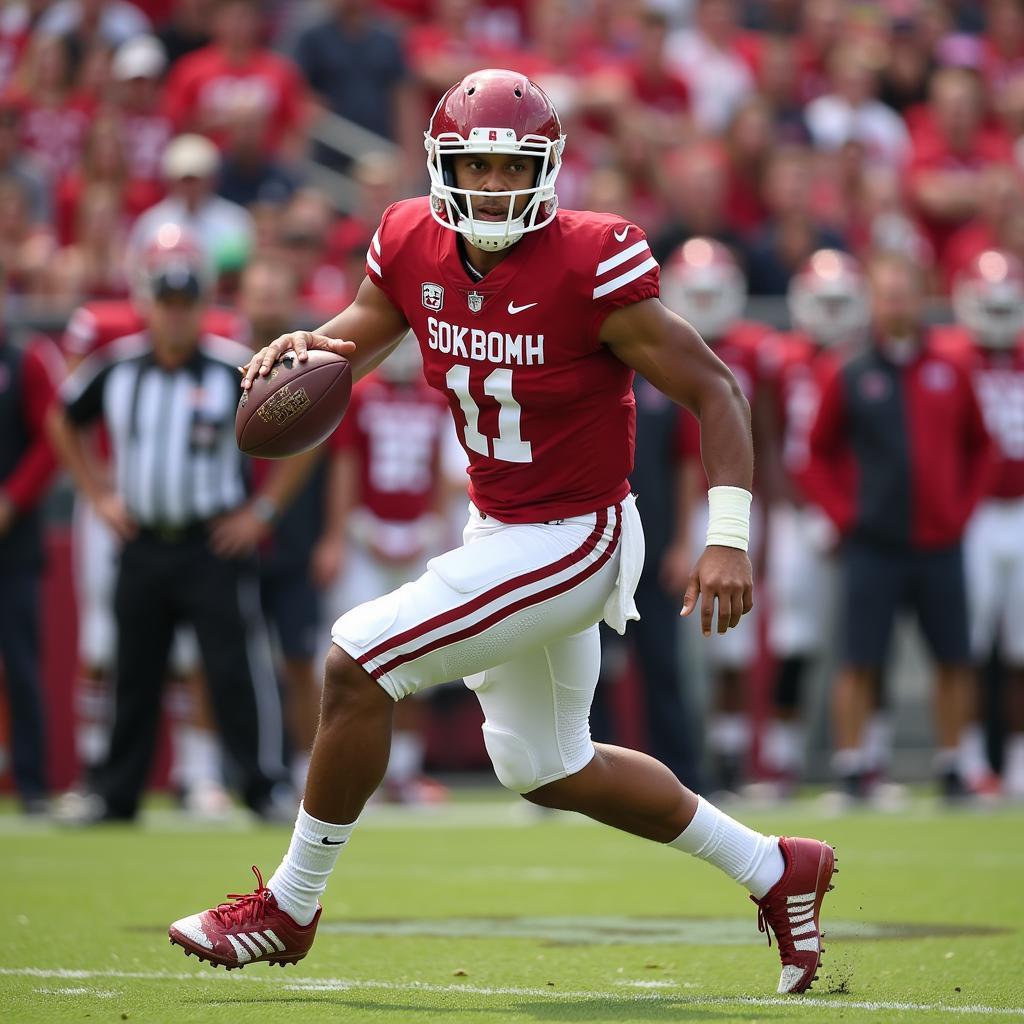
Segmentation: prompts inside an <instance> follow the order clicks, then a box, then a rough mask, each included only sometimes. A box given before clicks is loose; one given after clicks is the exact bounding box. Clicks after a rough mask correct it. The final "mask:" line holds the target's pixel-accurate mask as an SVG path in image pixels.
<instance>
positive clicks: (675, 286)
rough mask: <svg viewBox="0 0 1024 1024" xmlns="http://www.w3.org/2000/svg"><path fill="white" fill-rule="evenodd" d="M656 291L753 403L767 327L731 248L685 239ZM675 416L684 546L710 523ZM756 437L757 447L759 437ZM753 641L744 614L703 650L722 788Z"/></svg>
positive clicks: (689, 431)
mask: <svg viewBox="0 0 1024 1024" xmlns="http://www.w3.org/2000/svg"><path fill="white" fill-rule="evenodd" d="M661 291H662V301H663V302H664V303H665V305H666V306H667V307H668V308H669V309H670V310H672V312H674V313H677V314H678V315H679V316H681V317H682V318H683V319H684V320H687V321H688V322H689V323H690V324H692V325H693V327H695V328H696V329H697V331H698V332H699V333H700V335H701V337H702V338H703V339H704V341H705V342H706V343H707V344H708V345H709V346H710V348H711V351H712V352H714V354H715V355H716V356H718V358H719V359H721V360H722V362H723V363H725V365H726V366H727V367H729V369H730V370H731V371H732V375H733V377H735V379H736V382H737V383H738V384H739V386H740V388H741V389H742V391H743V394H744V395H745V396H746V398H747V401H748V402H749V403H750V404H751V405H752V406H754V405H755V400H756V393H757V390H758V379H759V376H760V371H759V362H760V358H761V353H762V351H763V349H764V346H765V345H767V344H769V343H770V337H771V334H772V332H771V328H769V327H767V326H765V325H764V324H759V323H756V322H754V321H751V320H745V319H743V307H744V305H745V303H746V299H747V283H746V280H745V278H744V276H743V271H742V270H741V269H740V268H739V265H738V264H737V263H736V260H735V259H734V258H733V256H732V254H731V253H730V252H729V250H728V249H727V248H726V247H725V246H724V245H722V244H721V243H720V242H716V241H714V240H713V239H710V238H691V239H689V240H688V241H687V242H685V243H684V244H683V245H681V246H680V247H679V248H678V249H677V250H676V252H675V253H674V254H673V255H672V257H671V258H670V259H669V260H668V261H667V263H666V265H665V272H664V274H663V277H662V286H661ZM681 422H682V425H683V438H682V441H681V448H682V450H683V452H684V454H685V457H686V461H687V464H688V466H689V471H688V472H687V481H688V486H687V487H686V492H687V498H686V500H684V502H683V505H684V507H685V506H688V510H687V511H685V513H684V514H687V515H689V517H690V524H691V526H690V536H691V542H690V548H691V550H694V551H699V550H700V549H701V547H702V545H703V541H704V536H705V534H706V533H707V525H708V522H707V503H706V502H704V501H698V500H696V499H697V498H698V496H700V495H702V494H703V492H704V491H705V490H706V487H707V480H706V478H705V477H704V473H703V471H702V469H701V466H700V459H701V438H700V428H699V426H698V424H697V420H695V419H694V418H693V417H692V416H685V417H683V418H682V421H681ZM756 423H757V419H756V418H755V426H756ZM755 440H756V441H757V442H758V446H759V447H760V439H759V438H755ZM756 523H757V520H756V518H755V520H754V524H755V526H754V531H753V534H754V536H753V544H752V549H753V548H756V547H757V539H758V538H757V534H758V530H757V528H756ZM752 554H753V551H752ZM754 561H755V562H756V561H757V558H756V555H755V556H754ZM756 649H757V628H756V624H755V622H754V621H753V617H752V616H747V617H746V618H745V619H743V620H742V621H741V622H740V623H739V625H738V626H737V627H736V628H735V629H731V630H729V632H728V633H726V634H725V635H724V636H716V637H714V638H713V641H712V643H710V644H707V645H706V646H705V648H704V651H703V653H706V656H707V660H708V663H709V666H710V668H711V671H712V674H713V681H712V692H713V694H714V697H713V702H714V711H713V712H712V717H711V729H710V731H709V734H708V743H709V745H710V748H711V755H712V761H713V766H714V771H715V775H716V785H717V787H718V789H719V791H720V792H722V793H734V792H736V791H737V790H738V789H739V788H740V783H741V780H742V777H743V774H744V771H745V768H746V763H747V758H748V755H749V752H750V738H751V737H750V717H749V713H748V712H749V694H748V676H749V672H750V667H751V665H752V664H753V661H754V657H755V655H756Z"/></svg>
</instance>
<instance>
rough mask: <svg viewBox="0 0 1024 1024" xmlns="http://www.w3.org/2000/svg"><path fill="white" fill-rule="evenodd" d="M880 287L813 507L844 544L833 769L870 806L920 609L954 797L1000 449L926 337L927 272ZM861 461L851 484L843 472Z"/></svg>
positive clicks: (823, 440)
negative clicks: (881, 687)
mask: <svg viewBox="0 0 1024 1024" xmlns="http://www.w3.org/2000/svg"><path fill="white" fill-rule="evenodd" d="M869 281H870V283H871V295H872V299H871V301H872V332H873V337H872V341H873V344H872V345H871V346H870V348H868V349H867V350H866V351H864V352H863V353H862V354H860V355H857V356H855V357H854V358H853V359H851V360H850V361H848V362H847V363H846V364H845V365H844V366H843V367H842V368H841V369H840V370H839V371H838V372H837V373H836V374H835V375H833V376H832V377H831V378H830V380H829V381H828V383H826V384H825V387H824V390H823V393H822V397H821V403H820V405H819V409H818V415H817V418H816V421H815V424H814V427H813V429H812V431H811V461H810V466H809V469H808V472H807V475H806V477H805V486H806V489H807V493H808V495H809V497H810V498H811V500H813V501H814V502H816V503H817V504H818V505H819V506H820V507H821V508H822V509H824V511H825V512H826V513H827V514H828V516H829V518H831V519H832V521H833V522H834V523H835V525H836V527H837V528H838V529H839V530H840V532H841V533H842V535H843V597H844V605H845V610H844V613H843V623H844V626H845V641H844V642H845V650H844V668H843V670H842V672H841V674H840V678H839V680H838V681H837V684H836V690H835V703H834V710H835V728H836V746H837V752H836V756H835V769H836V771H837V773H838V774H839V775H840V777H841V778H842V780H843V784H844V787H845V789H846V792H847V793H848V795H849V796H851V797H853V798H861V797H863V796H864V795H865V784H866V778H865V765H864V763H863V760H862V753H861V745H862V742H861V741H862V739H863V733H864V727H865V724H866V721H867V717H868V712H869V709H870V706H871V702H872V680H873V678H874V676H875V675H876V674H877V672H878V671H879V670H880V669H881V668H882V667H883V665H884V663H885V660H886V654H887V649H888V645H889V639H890V635H891V632H892V627H893V622H894V620H895V617H896V614H897V612H898V611H900V610H902V609H904V608H910V609H911V610H913V611H914V613H915V615H916V618H917V620H918V622H919V624H920V626H921V629H922V631H923V633H924V635H925V639H926V640H927V642H928V646H929V647H930V648H931V651H932V654H933V655H934V656H935V660H936V662H937V670H936V705H935V707H936V733H937V738H938V747H939V752H938V755H937V758H936V772H937V774H938V776H939V779H940V783H941V786H942V791H943V793H944V795H945V796H946V797H947V798H949V799H956V798H959V797H961V796H962V795H963V792H964V790H963V783H962V779H961V778H960V774H959V768H958V765H959V756H958V745H959V742H960V734H961V731H962V729H963V727H964V726H965V725H966V712H967V699H968V695H969V692H970V684H971V674H970V648H969V643H968V632H967V607H966V595H965V589H964V574H963V562H962V556H961V539H962V537H963V533H964V527H965V525H966V523H967V520H968V517H969V516H970V514H971V512H972V511H973V509H974V506H975V505H976V504H977V502H978V499H979V498H980V497H981V495H982V494H983V493H984V490H985V487H986V486H987V483H988V477H989V471H990V466H991V463H992V456H993V449H992V444H991V441H990V440H989V437H988V434H987V433H986V432H985V425H984V421H983V419H982V413H981V410H980V408H979V407H978V402H977V399H976V398H975V395H974V389H973V386H972V384H971V380H970V377H969V376H968V374H967V371H966V370H965V369H964V367H963V366H962V365H961V364H960V363H959V362H957V361H956V360H955V359H952V358H950V357H949V356H947V355H945V354H944V353H942V352H940V351H939V350H938V349H937V348H936V347H935V346H934V345H933V344H931V343H930V340H929V338H928V336H927V335H926V333H925V329H924V326H923V323H922V319H921V311H922V310H921V303H922V294H923V289H922V284H923V281H922V276H921V274H920V270H919V268H918V267H917V265H916V264H914V263H913V262H912V261H911V260H909V259H907V258H905V257H897V256H893V255H886V256H884V257H876V258H875V259H874V260H873V261H872V263H871V264H870V266H869ZM851 461H852V463H853V475H852V484H851V478H850V477H848V476H847V474H846V473H845V472H843V470H844V467H846V466H848V465H849V464H850V462H851Z"/></svg>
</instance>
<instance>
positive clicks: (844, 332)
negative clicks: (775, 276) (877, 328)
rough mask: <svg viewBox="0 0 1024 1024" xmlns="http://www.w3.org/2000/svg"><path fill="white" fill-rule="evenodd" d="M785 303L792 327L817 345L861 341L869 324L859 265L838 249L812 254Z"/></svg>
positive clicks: (869, 316) (864, 287) (796, 275)
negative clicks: (787, 306)
mask: <svg viewBox="0 0 1024 1024" xmlns="http://www.w3.org/2000/svg"><path fill="white" fill-rule="evenodd" d="M786 300H787V303H788V305H789V316H790V319H791V320H792V322H793V327H794V328H795V329H796V330H798V331H802V332H803V333H804V334H807V335H809V336H810V338H811V339H812V340H813V341H814V342H815V343H817V344H818V345H823V346H830V345H840V344H843V343H844V342H851V341H854V342H856V341H863V339H864V336H865V334H866V333H867V330H868V325H869V324H870V323H871V306H870V301H869V299H868V286H867V281H865V279H864V274H863V272H862V271H861V268H860V264H859V263H858V262H857V261H856V260H855V259H854V258H853V257H852V256H850V255H849V254H848V253H845V252H840V251H839V250H838V249H819V250H818V251H817V252H815V253H813V254H812V255H811V257H810V259H808V261H807V262H806V263H805V264H804V265H803V267H802V268H801V269H800V270H799V272H798V273H796V274H794V275H793V277H792V279H791V280H790V282H789V291H788V293H787V296H786Z"/></svg>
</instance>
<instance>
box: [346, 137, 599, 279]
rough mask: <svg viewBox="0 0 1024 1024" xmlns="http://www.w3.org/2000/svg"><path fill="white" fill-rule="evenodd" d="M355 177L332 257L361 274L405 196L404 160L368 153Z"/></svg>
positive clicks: (358, 163)
mask: <svg viewBox="0 0 1024 1024" xmlns="http://www.w3.org/2000/svg"><path fill="white" fill-rule="evenodd" d="M352 180H353V181H355V183H356V185H357V186H358V188H359V191H358V194H357V198H356V201H355V203H354V204H353V206H352V210H351V211H350V212H349V213H348V214H347V215H345V216H343V217H340V218H339V219H338V220H337V221H335V222H334V224H333V225H332V226H331V229H330V232H329V233H328V236H327V249H328V260H329V261H330V262H332V263H337V264H340V265H345V264H350V263H351V264H352V266H353V272H354V273H355V274H357V275H361V272H362V265H363V262H364V259H365V255H366V247H367V246H368V245H369V244H370V239H371V238H372V237H373V233H374V232H375V231H376V230H377V225H378V224H379V223H380V219H381V217H382V216H383V215H384V211H385V210H386V209H387V208H388V207H389V206H390V205H391V204H392V203H395V202H397V201H398V200H399V199H401V198H402V196H401V186H402V165H401V161H400V159H399V157H397V156H395V155H392V154H390V153H374V152H371V153H367V154H365V155H364V156H361V157H359V159H358V160H356V162H355V163H354V164H353V165H352ZM587 209H590V207H587ZM354 261H357V262H354Z"/></svg>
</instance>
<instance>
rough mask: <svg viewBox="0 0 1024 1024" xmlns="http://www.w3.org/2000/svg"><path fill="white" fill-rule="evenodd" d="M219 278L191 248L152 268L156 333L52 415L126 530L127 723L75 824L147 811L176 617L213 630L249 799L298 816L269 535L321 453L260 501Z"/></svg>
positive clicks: (106, 511)
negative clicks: (238, 424) (214, 292)
mask: <svg viewBox="0 0 1024 1024" xmlns="http://www.w3.org/2000/svg"><path fill="white" fill-rule="evenodd" d="M204 282H205V276H204V275H203V273H202V272H201V270H200V269H199V268H198V267H197V266H196V265H195V264H194V263H191V262H189V260H188V259H187V258H186V257H183V256H181V255H178V256H175V257H173V258H170V259H169V261H165V262H163V263H162V264H161V265H160V266H159V267H158V268H156V269H155V270H154V271H153V276H152V278H151V283H150V288H151V294H150V297H149V301H148V308H147V310H146V329H145V330H144V331H142V332H141V333H140V334H137V335H131V336H129V337H127V338H124V339H121V340H120V341H117V342H114V343H113V344H112V345H110V346H109V347H108V348H106V349H104V350H103V352H101V353H100V354H98V355H97V356H94V357H92V358H90V359H88V360H86V361H85V362H84V363H83V364H82V365H81V367H79V369H78V370H77V371H76V372H75V373H74V374H73V375H72V376H71V378H70V379H69V380H68V382H67V384H66V385H65V388H64V390H63V391H62V398H63V407H61V406H59V405H58V406H56V407H55V408H54V410H53V412H52V413H51V415H50V418H49V424H48V426H49V430H50V436H51V438H52V440H53V443H54V447H55V448H56V450H57V452H58V454H59V455H60V457H61V458H62V459H63V461H64V462H65V464H66V465H67V467H68V469H69V470H70V472H71V474H72V476H73V477H74V479H75V483H76V484H77V486H78V487H79V488H80V489H81V490H82V492H83V493H84V494H85V496H86V498H87V499H88V500H89V501H91V502H92V504H93V505H94V507H95V508H96V511H97V512H98V513H99V515H100V516H101V517H102V518H103V519H104V520H105V521H106V522H107V523H108V524H109V525H110V527H111V528H112V529H113V530H114V531H115V532H116V533H117V534H118V536H119V537H120V538H121V539H122V540H123V542H124V547H123V549H122V553H121V562H120V568H119V570H118V578H117V586H116V592H115V599H114V610H115V617H116V621H117V628H118V640H117V660H116V673H115V674H116V680H115V694H114V696H115V712H114V727H113V733H112V735H111V739H110V748H109V751H108V754H107V757H106V760H105V761H104V762H103V763H102V764H101V765H100V766H99V767H98V769H97V772H96V781H95V791H94V792H93V793H90V794H88V795H87V796H86V797H85V798H84V799H83V800H82V801H81V803H80V805H79V806H78V807H77V808H74V809H69V812H68V813H67V814H66V815H65V818H66V820H70V821H71V822H74V823H79V824H88V823H91V822H94V821H102V820H125V819H131V818H133V817H134V816H135V814H136V811H137V810H138V805H139V801H140V799H141V797H142V792H143V789H144V787H145V784H146V780H147V777H148V775H149V768H150V764H151V760H152V756H153V752H154V750H155V747H156V736H157V726H158V724H159V718H160V690H161V686H162V684H163V680H164V679H165V677H166V666H167V656H168V651H169V649H170V645H171V638H172V635H173V632H174V628H175V626H176V625H177V624H178V623H179V622H182V621H184V622H188V623H190V624H191V625H192V626H193V628H194V629H195V632H196V636H197V638H198V640H199V648H200V651H201V654H202V660H203V666H204V668H205V671H206V678H207V680H208V684H209V687H210V694H211V698H212V703H213V708H214V713H215V717H216V719H217V724H218V728H219V731H220V735H221V738H222V741H223V743H224V747H225V750H226V752H227V754H228V755H229V757H230V759H231V761H232V762H233V765H232V767H233V768H234V769H235V770H236V772H237V775H238V783H239V789H240V791H241V794H242V796H243V798H244V800H245V802H246V804H247V805H248V806H249V807H250V808H251V809H252V810H253V811H255V812H256V813H257V814H259V815H261V816H263V817H266V818H270V819H273V820H285V819H288V820H291V816H293V815H294V805H293V804H292V802H291V792H290V787H289V786H288V785H287V783H286V781H285V780H286V779H287V773H286V770H285V766H284V761H283V751H282V727H281V706H280V698H279V696H278V692H277V686H276V682H275V678H274V670H273V667H272V665H271V662H270V650H269V644H268V643H267V637H266V628H265V626H264V624H263V619H262V615H261V612H260V602H259V592H258V581H257V571H256V560H255V557H254V552H255V548H256V545H257V544H258V543H259V541H260V540H261V539H262V537H263V536H264V535H265V533H266V532H267V530H268V528H269V526H270V524H271V523H272V521H273V520H274V518H276V515H277V514H278V512H279V511H280V509H281V508H282V507H283V506H284V505H285V504H286V503H287V501H288V500H289V499H290V498H291V496H292V494H294V492H295V490H296V489H297V488H298V486H299V485H301V483H302V481H303V480H304V479H305V476H306V474H307V472H308V471H309V469H310V468H311V467H312V464H313V462H314V461H315V456H306V457H301V458H298V459H291V460H288V461H287V462H283V463H281V464H280V465H279V467H278V468H277V470H276V471H275V472H273V473H271V475H270V477H269V478H268V480H267V481H266V484H265V486H264V488H263V490H262V491H261V493H260V494H259V495H258V496H256V497H255V499H253V500H250V499H249V496H248V493H247V490H248V488H247V475H248V473H247V469H248V467H247V465H246V459H245V457H244V456H242V455H241V454H240V453H239V451H238V448H237V447H236V444H235V435H234V415H235V406H236V403H237V400H238V398H237V396H238V370H237V367H238V366H240V365H241V364H243V363H245V362H246V361H247V360H248V359H249V357H250V355H251V353H250V352H249V351H248V350H247V349H245V348H243V347H242V346H240V345H237V344H235V343H234V342H231V341H228V340H226V339H224V338H219V337H217V336H215V335H211V334H203V333H202V330H201V327H200V322H201V317H202V314H203V310H204V307H205V305H206V297H207V296H206V287H205V283H204ZM99 419H102V420H103V422H104V425H105V426H106V429H107V432H108V434H109V436H110V443H111V448H112V452H113V463H114V470H115V483H114V485H113V488H108V487H107V486H106V485H105V484H104V482H103V481H102V480H101V479H100V477H99V476H98V475H97V474H95V473H94V472H93V470H92V467H91V464H90V462H89V459H88V457H87V456H86V455H85V453H84V450H83V447H82V443H81V435H80V432H81V431H82V430H83V429H84V428H85V427H86V426H87V425H88V424H90V423H92V422H94V421H96V420H99Z"/></svg>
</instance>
